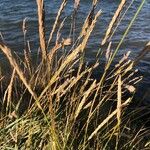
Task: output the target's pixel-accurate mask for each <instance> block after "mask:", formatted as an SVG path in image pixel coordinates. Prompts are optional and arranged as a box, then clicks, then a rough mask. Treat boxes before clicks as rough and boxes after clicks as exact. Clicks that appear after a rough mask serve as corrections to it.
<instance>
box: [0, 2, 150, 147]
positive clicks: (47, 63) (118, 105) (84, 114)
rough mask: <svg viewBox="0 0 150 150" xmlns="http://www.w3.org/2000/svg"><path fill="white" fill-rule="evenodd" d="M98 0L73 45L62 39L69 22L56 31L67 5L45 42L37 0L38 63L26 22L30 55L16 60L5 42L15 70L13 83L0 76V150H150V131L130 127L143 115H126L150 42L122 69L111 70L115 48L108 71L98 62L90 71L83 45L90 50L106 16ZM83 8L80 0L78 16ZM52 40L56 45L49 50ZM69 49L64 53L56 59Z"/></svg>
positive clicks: (108, 53)
mask: <svg viewBox="0 0 150 150" xmlns="http://www.w3.org/2000/svg"><path fill="white" fill-rule="evenodd" d="M97 2H98V1H97V0H93V4H92V9H91V10H89V14H88V16H87V17H86V19H85V21H84V24H83V26H82V29H81V32H80V34H79V36H78V37H77V38H75V37H73V38H74V40H73V39H72V38H70V37H72V36H73V35H72V36H68V37H69V38H64V37H63V35H62V34H61V29H62V28H63V27H64V26H65V19H64V20H63V21H62V23H61V24H60V25H59V27H58V22H59V21H60V16H61V14H62V11H63V10H64V9H65V7H66V3H67V1H66V0H64V1H63V2H62V4H61V6H60V8H59V10H58V13H57V16H56V19H55V22H54V25H53V28H52V31H51V33H50V36H49V38H48V40H46V38H45V25H44V17H45V15H44V0H37V9H38V24H39V39H40V48H41V53H42V59H39V61H38V62H37V64H36V65H35V63H33V62H34V60H33V58H32V56H31V53H30V42H29V41H26V38H25V35H26V32H27V30H26V28H25V20H24V22H23V33H24V44H25V48H26V49H25V53H24V58H23V59H22V58H20V57H19V58H18V57H16V55H15V54H14V52H13V51H12V50H11V48H9V46H7V44H5V43H4V42H3V40H2V42H0V50H1V51H2V52H3V53H4V55H5V56H6V58H7V60H8V61H9V63H10V66H11V67H12V70H11V71H10V72H11V73H12V74H11V77H10V78H9V80H8V78H5V76H2V77H1V78H0V82H1V85H2V88H3V89H6V90H5V91H4V92H1V105H0V107H2V109H0V149H51V150H61V149H64V150H66V149H67V150H70V149H84V150H85V149H118V150H120V149H143V148H149V145H150V144H149V137H150V135H149V132H148V131H149V130H148V129H147V128H145V126H143V125H142V126H140V128H139V126H138V125H139V124H138V125H137V126H138V127H136V124H133V123H132V121H133V120H136V118H138V117H137V116H136V113H137V112H138V111H140V110H139V109H135V110H134V111H129V110H130V109H129V108H130V107H129V106H130V104H131V102H132V100H133V97H134V94H135V92H136V85H137V84H138V83H139V82H140V81H141V79H142V77H141V76H139V75H138V71H137V69H135V67H136V65H135V64H137V62H139V60H140V59H141V58H143V56H144V54H146V53H147V52H148V51H149V44H147V45H146V48H145V49H144V50H143V51H142V52H141V54H139V56H138V57H137V59H135V60H130V59H129V55H130V52H127V54H125V55H124V56H123V57H122V59H121V60H120V61H119V62H118V63H117V64H112V60H114V59H115V55H114V54H113V53H112V44H111V42H110V43H109V44H108V47H106V53H105V57H106V62H105V65H103V64H102V63H101V61H99V59H96V61H94V62H93V63H92V64H91V65H86V62H85V60H84V57H85V55H84V53H85V52H86V46H87V44H90V43H89V38H90V36H91V34H92V31H93V30H94V27H95V25H96V22H97V20H98V18H99V17H100V16H101V15H102V13H101V12H102V11H101V10H100V11H97V12H96V10H95V7H96V4H97ZM124 4H125V1H124V0H122V1H121V2H120V5H119V6H118V8H117V10H116V12H115V14H114V16H113V18H112V20H111V21H110V24H109V26H108V29H107V32H106V35H105V37H104V39H103V42H102V45H103V44H105V43H106V42H107V41H108V38H109V37H110V33H111V30H112V28H113V26H114V24H115V22H116V21H117V18H118V15H119V14H120V12H121V11H122V9H123V6H124ZM79 6H80V1H79V0H76V1H75V4H74V9H76V13H77V12H78V11H77V10H78V9H79ZM138 11H139V10H138ZM134 19H135V18H134ZM132 23H133V22H132ZM57 27H58V28H57ZM130 27H131V24H130ZM54 33H56V38H54V36H53V35H54ZM1 37H2V36H1ZM52 39H54V40H55V42H54V43H55V45H52V43H51V41H52ZM123 39H124V38H123ZM121 42H122V39H121ZM46 43H47V44H46ZM48 48H49V49H48ZM67 49H69V50H68V51H67ZM118 49H119V48H118ZM118 49H117V51H118ZM47 50H49V52H48V51H47ZM64 50H65V53H63V54H62V55H58V54H60V53H61V52H62V51H64ZM117 51H116V52H117ZM103 52H104V51H103ZM102 54H103V53H102ZM115 54H116V53H115ZM37 55H39V54H38V52H37ZM97 56H98V55H97ZM39 58H40V57H39ZM40 60H41V61H40ZM100 68H103V71H102V73H101V74H99V77H98V78H94V73H95V71H97V70H99V69H100ZM6 80H8V82H6ZM133 118H134V119H133ZM144 138H145V139H144Z"/></svg>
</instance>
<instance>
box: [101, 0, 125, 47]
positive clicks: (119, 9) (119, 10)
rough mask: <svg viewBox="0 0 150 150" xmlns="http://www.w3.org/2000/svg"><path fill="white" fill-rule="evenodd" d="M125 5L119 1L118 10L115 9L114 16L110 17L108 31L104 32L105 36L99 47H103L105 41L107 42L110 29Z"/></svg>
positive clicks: (122, 1)
mask: <svg viewBox="0 0 150 150" xmlns="http://www.w3.org/2000/svg"><path fill="white" fill-rule="evenodd" d="M125 3H126V0H121V2H120V5H119V6H118V8H117V10H116V12H115V14H114V16H113V17H112V20H111V21H110V23H109V26H108V29H107V31H106V34H105V36H104V38H103V40H102V43H101V45H104V44H105V43H106V41H107V40H108V38H109V35H110V33H111V31H112V28H113V26H114V24H115V22H116V21H117V19H118V16H119V14H120V13H121V11H122V9H123V6H124V5H125Z"/></svg>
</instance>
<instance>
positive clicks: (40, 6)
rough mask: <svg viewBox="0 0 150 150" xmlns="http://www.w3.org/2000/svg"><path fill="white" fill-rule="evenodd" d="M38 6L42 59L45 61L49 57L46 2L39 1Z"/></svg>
mask: <svg viewBox="0 0 150 150" xmlns="http://www.w3.org/2000/svg"><path fill="white" fill-rule="evenodd" d="M36 2H37V6H38V22H39V38H40V47H41V52H42V59H43V60H45V59H46V57H47V49H46V39H45V26H44V22H45V18H44V17H45V15H44V13H45V11H44V0H37V1H36Z"/></svg>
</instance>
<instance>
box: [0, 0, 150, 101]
mask: <svg viewBox="0 0 150 150" xmlns="http://www.w3.org/2000/svg"><path fill="white" fill-rule="evenodd" d="M45 1H46V5H45V10H46V30H47V37H48V35H49V33H50V30H51V28H52V24H53V23H54V18H55V16H56V13H57V10H58V8H59V6H60V3H61V1H58V0H50V1H48V0H45ZM128 2H130V1H128ZM118 3H119V1H114V0H107V1H106V0H101V1H100V3H99V4H98V6H97V9H102V11H103V13H102V16H101V17H100V19H99V20H98V22H97V25H96V28H95V30H94V33H93V35H92V37H91V39H90V44H89V45H88V56H87V57H88V59H89V60H92V59H93V57H92V56H94V54H95V53H96V52H97V46H98V45H99V44H100V41H101V39H102V35H103V33H104V31H105V28H106V26H107V25H108V23H109V21H110V18H111V17H112V15H113V13H114V11H115V9H116V8H117V5H118ZM139 5H140V0H135V2H134V4H133V5H132V6H131V8H130V9H129V11H128V13H127V14H126V16H125V18H124V19H123V21H122V23H121V25H120V26H119V28H118V30H117V32H116V34H115V35H114V37H113V43H114V47H115V46H116V45H117V43H118V42H119V39H120V37H121V36H122V35H123V33H124V31H125V29H126V27H127V25H128V23H129V22H130V20H131V18H132V17H133V15H134V14H135V12H136V10H137V8H138V6H139ZM36 8H37V5H36V0H34V1H33V0H32V1H31V0H23V1H19V2H18V0H13V1H12V0H1V3H0V32H1V33H2V34H3V37H4V40H5V41H7V43H8V44H9V45H10V46H11V47H12V49H13V50H16V51H17V52H18V53H22V52H23V33H22V21H23V19H24V18H27V29H28V32H27V39H28V40H29V41H30V44H31V49H32V51H33V53H34V51H35V50H36V49H37V48H38V43H37V42H35V41H37V39H38V35H37V33H38V28H37V12H36ZM90 8H91V3H90V2H89V0H81V5H80V9H79V12H78V16H77V32H78V30H80V27H81V25H82V24H83V20H84V18H85V16H86V15H87V13H88V10H89V9H90ZM149 10H150V1H149V0H147V1H146V2H145V4H144V7H143V9H142V11H141V12H140V14H139V16H138V18H137V19H136V21H135V22H134V25H133V26H132V28H131V30H130V33H129V34H128V36H127V37H126V38H125V40H124V43H123V44H122V46H121V49H120V52H119V53H118V55H117V57H121V56H122V54H124V53H125V52H126V51H128V50H131V51H132V54H131V59H134V57H136V56H137V55H138V53H139V51H140V50H142V48H143V47H144V45H145V44H146V43H147V42H148V41H149V40H150V11H149ZM72 11H73V2H72V1H71V0H70V1H69V3H68V4H67V7H66V9H65V10H64V13H63V15H62V18H63V17H64V16H68V20H67V24H66V26H65V28H64V30H63V36H64V37H66V36H67V35H68V33H69V28H70V23H69V21H70V17H69V16H70V15H71V13H72ZM96 45H97V46H96ZM3 58H4V56H3V54H2V53H0V59H1V60H2V59H3ZM149 60H150V54H148V55H147V56H146V57H145V58H144V59H143V60H142V61H141V63H140V64H139V65H138V66H137V67H138V69H139V71H140V73H141V74H142V75H143V76H144V80H143V81H142V83H141V84H140V87H139V91H140V92H139V95H140V96H141V95H144V94H145V93H146V92H148V89H149V86H150V61H149ZM141 89H142V90H141ZM146 100H148V101H150V94H148V96H146Z"/></svg>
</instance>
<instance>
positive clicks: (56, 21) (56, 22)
mask: <svg viewBox="0 0 150 150" xmlns="http://www.w3.org/2000/svg"><path fill="white" fill-rule="evenodd" d="M66 3H67V0H63V2H62V4H61V6H60V8H59V10H58V13H57V16H56V19H55V23H54V25H53V28H52V31H51V33H50V35H49V39H48V43H47V46H49V44H50V42H51V40H52V38H53V34H54V32H55V30H56V27H57V24H58V20H59V18H60V16H61V13H62V11H63V9H64V7H65V6H66Z"/></svg>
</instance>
